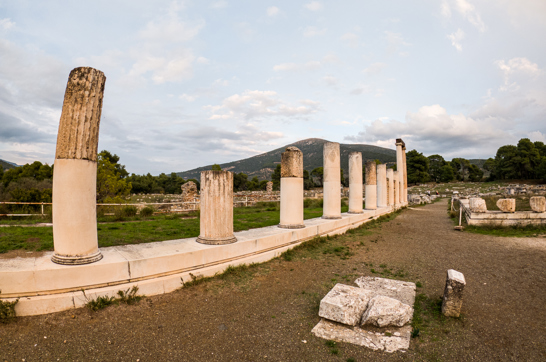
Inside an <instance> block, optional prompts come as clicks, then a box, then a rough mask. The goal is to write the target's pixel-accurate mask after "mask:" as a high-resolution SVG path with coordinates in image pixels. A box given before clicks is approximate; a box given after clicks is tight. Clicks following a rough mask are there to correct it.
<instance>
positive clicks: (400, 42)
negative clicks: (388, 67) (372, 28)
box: [384, 31, 411, 55]
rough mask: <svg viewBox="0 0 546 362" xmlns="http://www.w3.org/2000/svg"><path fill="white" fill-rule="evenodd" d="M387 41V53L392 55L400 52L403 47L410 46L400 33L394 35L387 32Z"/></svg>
mask: <svg viewBox="0 0 546 362" xmlns="http://www.w3.org/2000/svg"><path fill="white" fill-rule="evenodd" d="M384 34H385V39H386V40H387V44H388V45H387V51H388V52H389V53H390V54H393V53H396V52H398V49H399V48H400V47H401V46H409V45H411V44H410V43H408V42H406V41H405V40H404V38H403V37H402V34H400V33H394V32H392V31H385V32H384ZM406 55H407V54H406Z"/></svg>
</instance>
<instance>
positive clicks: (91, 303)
mask: <svg viewBox="0 0 546 362" xmlns="http://www.w3.org/2000/svg"><path fill="white" fill-rule="evenodd" d="M82 292H83V295H84V297H85V298H86V300H87V303H86V304H85V305H86V307H87V308H89V309H90V310H92V311H93V312H96V311H98V310H101V309H104V308H106V307H109V306H111V305H119V303H124V304H128V305H132V304H135V303H138V302H139V301H140V300H141V299H142V298H144V297H146V296H145V295H138V294H137V293H138V287H137V286H136V285H135V286H133V287H132V288H130V289H127V290H118V292H117V295H118V296H119V298H116V297H109V296H99V297H97V298H95V299H89V298H87V296H86V295H85V290H83V289H82Z"/></svg>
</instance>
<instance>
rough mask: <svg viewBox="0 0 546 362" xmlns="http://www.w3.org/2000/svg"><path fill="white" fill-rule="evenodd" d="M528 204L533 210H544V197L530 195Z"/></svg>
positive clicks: (545, 202) (545, 208) (545, 207)
mask: <svg viewBox="0 0 546 362" xmlns="http://www.w3.org/2000/svg"><path fill="white" fill-rule="evenodd" d="M529 204H530V205H531V210H533V211H534V212H546V197H544V196H533V197H531V199H530V200H529Z"/></svg>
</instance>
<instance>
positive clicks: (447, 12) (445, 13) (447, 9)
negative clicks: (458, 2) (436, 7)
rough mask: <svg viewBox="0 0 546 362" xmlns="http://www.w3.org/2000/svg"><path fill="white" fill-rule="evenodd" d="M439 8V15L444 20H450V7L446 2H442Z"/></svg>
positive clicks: (445, 0) (444, 0)
mask: <svg viewBox="0 0 546 362" xmlns="http://www.w3.org/2000/svg"><path fill="white" fill-rule="evenodd" d="M441 6H442V8H441V10H440V12H441V14H442V15H443V16H444V17H446V18H450V17H451V7H450V6H449V3H448V2H447V0H443V1H442V5H441Z"/></svg>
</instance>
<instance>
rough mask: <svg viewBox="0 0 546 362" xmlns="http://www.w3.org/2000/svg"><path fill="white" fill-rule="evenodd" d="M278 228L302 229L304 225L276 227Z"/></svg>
mask: <svg viewBox="0 0 546 362" xmlns="http://www.w3.org/2000/svg"><path fill="white" fill-rule="evenodd" d="M277 226H278V227H280V228H282V229H303V228H304V227H305V225H303V224H300V225H280V224H279V225H277Z"/></svg>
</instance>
